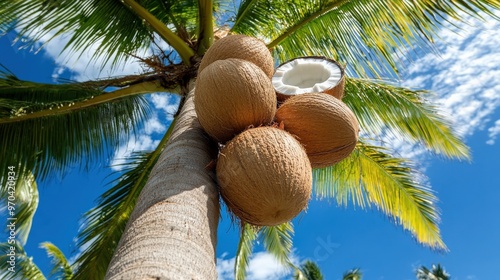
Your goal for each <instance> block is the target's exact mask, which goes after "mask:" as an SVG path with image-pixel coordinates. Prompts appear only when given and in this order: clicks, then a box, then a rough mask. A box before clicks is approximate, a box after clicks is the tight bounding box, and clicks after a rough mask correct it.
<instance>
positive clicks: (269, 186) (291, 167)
mask: <svg viewBox="0 0 500 280" xmlns="http://www.w3.org/2000/svg"><path fill="white" fill-rule="evenodd" d="M217 180H218V183H219V186H220V192H221V195H222V198H223V199H224V201H225V202H226V204H227V206H228V208H229V210H230V211H232V212H233V213H234V214H235V215H236V216H238V217H239V218H240V219H241V220H243V221H245V222H248V223H250V224H253V225H258V226H273V225H278V224H281V223H284V222H286V221H289V220H291V219H292V218H293V217H295V216H297V215H298V214H299V213H300V212H301V211H302V210H304V209H305V208H306V207H307V203H308V201H309V198H310V196H311V189H312V170H311V165H310V163H309V160H308V158H307V155H306V152H305V150H304V148H303V147H302V145H301V144H300V143H299V142H298V141H297V140H296V139H295V138H294V137H293V136H292V135H290V134H289V133H288V132H286V131H284V130H280V129H278V128H274V127H258V128H252V129H248V130H246V131H244V132H242V133H241V134H239V135H238V136H236V137H235V138H234V139H233V140H231V141H229V142H228V144H227V145H226V146H225V147H224V148H223V149H222V150H221V152H220V155H219V159H218V161H217Z"/></svg>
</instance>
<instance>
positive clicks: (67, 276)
mask: <svg viewBox="0 0 500 280" xmlns="http://www.w3.org/2000/svg"><path fill="white" fill-rule="evenodd" d="M40 248H43V249H45V251H47V255H48V256H49V257H51V258H52V265H53V268H52V271H51V272H50V276H56V277H57V279H64V280H71V279H73V270H72V269H71V265H70V263H69V262H68V260H67V259H66V256H64V253H63V252H62V251H61V250H59V248H57V246H56V245H54V244H52V243H50V242H43V243H41V244H40Z"/></svg>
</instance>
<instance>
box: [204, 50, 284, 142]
mask: <svg viewBox="0 0 500 280" xmlns="http://www.w3.org/2000/svg"><path fill="white" fill-rule="evenodd" d="M276 103H277V101H276V95H275V93H274V89H273V86H272V84H271V80H270V79H269V78H268V77H267V75H266V74H265V73H264V72H263V71H262V70H261V69H260V68H259V67H257V66H256V65H255V64H253V63H251V62H248V61H246V60H242V59H235V58H230V59H224V60H217V61H215V62H213V63H212V64H210V65H209V66H208V67H207V68H205V69H204V70H203V71H201V73H200V75H199V76H198V79H197V80H196V89H195V97H194V104H195V110H196V113H197V115H198V120H199V121H200V124H201V126H202V127H203V128H204V129H205V131H206V132H207V133H208V134H209V135H210V136H211V137H213V138H214V139H216V140H217V141H219V142H222V143H224V142H226V141H228V140H230V139H231V138H233V137H234V136H235V135H236V134H238V133H240V132H241V131H243V130H244V129H246V128H247V127H249V126H260V125H263V124H269V123H270V122H272V120H273V117H274V114H275V112H276Z"/></svg>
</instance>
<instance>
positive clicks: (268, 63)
mask: <svg viewBox="0 0 500 280" xmlns="http://www.w3.org/2000/svg"><path fill="white" fill-rule="evenodd" d="M228 58H240V59H244V60H246V61H250V62H252V63H253V64H255V65H257V66H259V67H260V68H261V69H262V71H264V73H266V75H267V76H268V78H271V77H272V76H273V73H274V61H273V57H272V55H271V52H270V51H269V49H268V48H267V47H266V44H265V43H264V42H263V41H261V40H259V39H257V38H254V37H250V36H246V35H240V34H237V35H228V36H226V37H224V38H221V39H219V40H217V41H215V42H214V44H213V45H212V46H211V47H210V48H209V49H208V50H207V52H206V53H205V55H204V56H203V58H202V60H201V64H200V67H199V68H198V74H199V73H201V71H203V69H205V68H206V67H207V66H208V65H210V64H211V63H212V62H214V61H217V60H221V59H228Z"/></svg>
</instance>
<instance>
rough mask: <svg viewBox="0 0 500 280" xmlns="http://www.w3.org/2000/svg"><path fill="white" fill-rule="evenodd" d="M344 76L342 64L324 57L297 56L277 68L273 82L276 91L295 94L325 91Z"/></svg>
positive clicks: (290, 94)
mask: <svg viewBox="0 0 500 280" xmlns="http://www.w3.org/2000/svg"><path fill="white" fill-rule="evenodd" d="M342 77H343V71H342V69H341V68H340V66H339V65H338V64H336V63H334V62H333V61H330V60H327V59H324V58H310V57H307V58H297V59H294V60H292V61H290V62H288V63H285V64H283V65H281V66H280V67H278V69H276V71H275V73H274V75H273V78H272V82H273V86H274V89H275V90H276V92H278V93H280V94H283V95H286V96H293V95H298V94H303V93H313V92H325V91H326V90H328V89H330V88H332V87H335V86H336V85H337V84H338V83H339V82H340V80H341V79H342Z"/></svg>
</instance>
